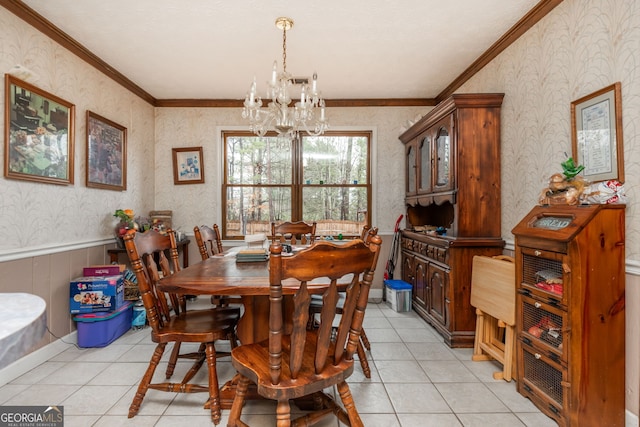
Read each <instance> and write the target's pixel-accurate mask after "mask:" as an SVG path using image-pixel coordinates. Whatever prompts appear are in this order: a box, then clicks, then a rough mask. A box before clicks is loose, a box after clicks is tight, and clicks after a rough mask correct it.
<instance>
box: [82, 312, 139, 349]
mask: <svg viewBox="0 0 640 427" xmlns="http://www.w3.org/2000/svg"><path fill="white" fill-rule="evenodd" d="M132 316H133V305H132V304H131V301H126V302H125V303H124V305H122V307H120V308H119V309H118V310H116V311H113V312H102V313H88V314H79V315H77V316H74V317H73V320H75V321H76V326H77V328H78V346H79V347H105V346H107V345H109V344H111V343H112V342H113V341H115V340H116V339H118V338H119V337H121V336H122V335H123V334H124V333H125V332H127V331H128V330H129V329H130V328H131V321H132Z"/></svg>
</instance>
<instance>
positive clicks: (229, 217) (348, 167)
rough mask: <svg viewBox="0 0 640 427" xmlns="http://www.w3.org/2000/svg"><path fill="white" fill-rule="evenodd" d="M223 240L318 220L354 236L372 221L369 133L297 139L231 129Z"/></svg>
mask: <svg viewBox="0 0 640 427" xmlns="http://www.w3.org/2000/svg"><path fill="white" fill-rule="evenodd" d="M224 141H225V179H224V184H223V187H224V188H223V197H224V203H223V218H224V222H223V226H222V232H223V238H226V239H241V238H243V237H244V236H245V235H246V234H253V233H266V234H269V233H270V231H271V222H280V221H307V222H314V221H315V222H316V223H317V235H319V236H338V235H343V236H355V235H359V234H360V230H361V229H362V226H363V225H364V224H368V223H370V209H369V206H370V204H371V182H370V181H371V180H370V163H371V162H370V156H369V153H370V142H371V133H370V132H326V133H325V134H323V135H321V136H305V135H302V136H300V137H298V138H296V139H293V140H290V139H288V138H282V137H278V136H277V135H276V134H275V133H274V134H273V135H270V134H267V135H265V136H264V137H259V136H256V135H254V134H251V133H247V132H225V133H224Z"/></svg>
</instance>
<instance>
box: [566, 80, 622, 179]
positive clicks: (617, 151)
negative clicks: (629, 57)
mask: <svg viewBox="0 0 640 427" xmlns="http://www.w3.org/2000/svg"><path fill="white" fill-rule="evenodd" d="M621 98H622V95H621V90H620V82H617V83H614V84H612V85H611V86H607V87H605V88H603V89H600V90H599V91H597V92H594V93H592V94H590V95H587V96H585V97H583V98H580V99H578V100H576V101H573V102H572V103H571V130H572V132H571V142H572V151H573V159H574V160H575V161H576V163H577V164H579V165H583V166H584V172H583V174H584V177H585V179H587V180H589V181H591V182H599V181H608V180H611V179H615V180H618V181H620V182H624V155H623V153H624V150H623V146H622V99H621Z"/></svg>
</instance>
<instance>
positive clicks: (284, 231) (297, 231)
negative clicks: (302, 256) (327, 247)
mask: <svg viewBox="0 0 640 427" xmlns="http://www.w3.org/2000/svg"><path fill="white" fill-rule="evenodd" d="M307 235H309V237H307ZM315 239H316V223H315V222H312V223H311V224H308V223H306V222H304V221H298V222H289V221H286V222H282V223H275V222H272V223H271V240H272V241H273V242H275V241H276V240H278V241H280V243H289V244H291V245H297V244H300V245H307V244H312V243H313V242H314V241H315Z"/></svg>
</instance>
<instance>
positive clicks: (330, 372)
mask: <svg viewBox="0 0 640 427" xmlns="http://www.w3.org/2000/svg"><path fill="white" fill-rule="evenodd" d="M317 341H318V335H317V333H315V332H311V333H309V334H308V335H307V340H306V342H305V345H304V349H303V350H302V354H303V359H302V364H301V366H300V371H299V372H298V374H297V377H296V378H292V376H291V369H290V366H289V363H288V361H289V360H290V358H291V336H288V335H286V336H284V337H282V361H283V362H282V368H283V369H282V374H281V376H280V382H279V383H278V386H277V387H273V384H272V383H271V376H270V372H269V369H268V368H269V366H268V364H260V365H256V363H255V361H256V360H269V341H261V342H259V343H254V344H249V345H246V346H242V351H238V352H236V354H235V355H234V367H235V368H236V370H237V371H238V373H240V374H241V375H244V376H245V377H247V378H249V380H251V382H252V383H254V384H256V386H257V392H258V393H259V394H260V395H261V396H263V397H265V398H267V399H272V400H279V399H283V398H288V399H290V398H291V396H293V397H295V392H296V390H298V389H300V384H305V385H306V386H305V389H304V391H305V395H309V394H313V393H316V392H320V391H322V390H324V389H325V388H327V387H330V386H332V385H333V384H337V383H339V382H342V381H344V380H346V379H347V378H348V377H349V376H351V374H352V373H353V360H350V361H347V360H345V359H342V360H340V362H339V363H338V364H337V365H333V364H328V365H327V366H326V367H325V369H324V370H323V371H322V379H321V380H319V378H318V374H317V373H316V370H315V358H314V355H315V348H316V346H317ZM333 346H334V344H331V347H330V348H329V353H333V351H334V349H333Z"/></svg>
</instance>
